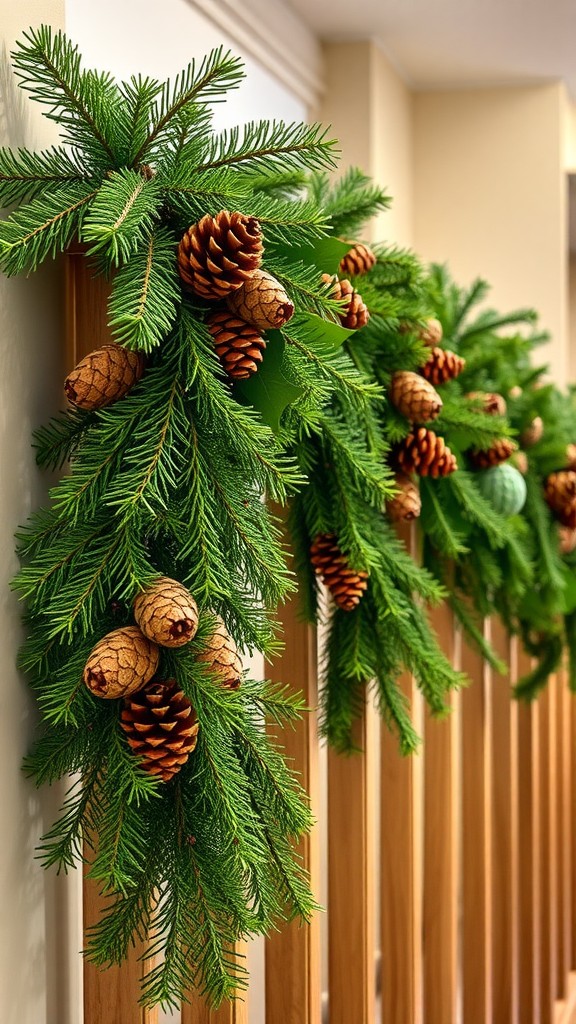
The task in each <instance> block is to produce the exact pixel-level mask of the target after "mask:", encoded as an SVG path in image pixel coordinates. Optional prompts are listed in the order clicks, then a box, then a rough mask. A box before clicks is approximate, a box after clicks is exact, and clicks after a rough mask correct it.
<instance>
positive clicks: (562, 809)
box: [556, 668, 573, 997]
mask: <svg viewBox="0 0 576 1024" xmlns="http://www.w3.org/2000/svg"><path fill="white" fill-rule="evenodd" d="M571 701H572V694H571V693H570V690H569V688H568V676H567V672H566V670H565V669H564V668H563V669H562V670H561V671H560V672H559V674H558V693H557V735H558V742H557V756H558V760H557V779H558V796H557V805H556V806H557V816H558V817H557V827H558V866H557V869H556V880H557V890H556V898H557V906H558V976H557V991H558V993H559V994H560V996H562V997H565V996H566V995H567V991H568V978H569V974H570V969H571V966H572V963H571V960H572V937H571V928H572V905H571V901H572V879H571V868H572V851H571V834H572V808H571V800H572V785H573V781H572V776H571V771H572V766H571V763H570V757H571V752H570V744H571V722H570V704H571Z"/></svg>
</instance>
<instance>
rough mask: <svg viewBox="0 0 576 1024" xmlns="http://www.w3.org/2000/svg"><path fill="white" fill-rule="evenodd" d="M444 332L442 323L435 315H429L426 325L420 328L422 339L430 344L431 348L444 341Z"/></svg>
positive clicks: (419, 332) (419, 334) (426, 343)
mask: <svg viewBox="0 0 576 1024" xmlns="http://www.w3.org/2000/svg"><path fill="white" fill-rule="evenodd" d="M443 334H444V332H443V330H442V324H441V323H440V321H439V320H437V319H436V317H435V316H430V317H428V319H427V321H426V326H425V327H420V328H419V330H418V337H419V338H420V341H423V342H424V344H425V345H430V348H434V347H435V346H436V345H438V344H439V342H441V341H442V336H443Z"/></svg>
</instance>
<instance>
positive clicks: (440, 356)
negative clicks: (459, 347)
mask: <svg viewBox="0 0 576 1024" xmlns="http://www.w3.org/2000/svg"><path fill="white" fill-rule="evenodd" d="M465 365H466V360H465V359H462V357H461V356H458V355H456V353H455V352H451V351H450V349H448V348H439V347H438V346H437V345H435V346H434V348H432V349H430V355H429V356H428V359H427V360H426V362H425V363H424V366H423V367H422V369H421V370H420V373H421V374H422V376H423V377H425V378H426V380H427V381H430V383H431V384H433V385H434V387H438V385H439V384H445V383H446V381H448V380H454V378H455V377H457V376H458V374H459V373H462V370H463V369H464V367H465Z"/></svg>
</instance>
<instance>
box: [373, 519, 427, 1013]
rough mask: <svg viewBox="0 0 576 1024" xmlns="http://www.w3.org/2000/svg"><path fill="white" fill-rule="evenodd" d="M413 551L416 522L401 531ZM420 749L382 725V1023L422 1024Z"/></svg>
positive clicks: (405, 686) (419, 724)
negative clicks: (404, 744)
mask: <svg viewBox="0 0 576 1024" xmlns="http://www.w3.org/2000/svg"><path fill="white" fill-rule="evenodd" d="M399 533H400V536H401V539H402V540H403V541H404V543H405V544H406V546H407V547H408V548H409V550H410V551H411V552H412V554H413V555H415V552H416V547H417V543H416V531H415V527H414V524H412V525H411V528H410V527H402V528H400V529H399ZM399 685H400V687H401V688H402V692H403V693H404V695H405V696H406V700H407V701H408V704H409V705H410V708H411V710H412V721H413V723H414V727H415V729H416V731H417V732H418V733H419V734H420V735H422V730H423V724H424V723H423V709H422V698H421V695H420V692H419V690H418V688H417V687H416V684H415V680H414V677H413V676H411V675H409V674H408V673H405V674H404V675H403V676H402V678H401V679H400V680H399ZM423 766H424V758H423V755H422V752H420V753H419V754H415V755H414V756H412V757H401V756H400V754H399V751H398V741H397V739H396V736H395V735H394V734H393V733H392V732H391V731H390V730H389V729H387V728H386V727H385V726H383V728H382V731H381V740H380V820H381V830H380V831H381V836H380V887H381V889H380V896H381V912H380V920H381V928H380V943H381V963H382V970H381V1001H382V1009H381V1017H382V1020H383V1021H385V1022H386V1024H406V1022H407V1021H409V1022H410V1024H422V1022H423V1009H424V1008H423V1002H422V997H423V991H422V866H423V865H422V849H423V847H422V844H423V825H424V804H423V796H424V794H423V786H424V778H423Z"/></svg>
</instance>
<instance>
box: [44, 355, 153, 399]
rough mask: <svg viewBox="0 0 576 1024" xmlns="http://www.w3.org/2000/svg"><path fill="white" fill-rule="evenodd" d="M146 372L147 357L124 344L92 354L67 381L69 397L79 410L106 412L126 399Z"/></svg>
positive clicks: (65, 384) (66, 388)
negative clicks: (105, 407) (107, 408)
mask: <svg viewBox="0 0 576 1024" xmlns="http://www.w3.org/2000/svg"><path fill="white" fill-rule="evenodd" d="M143 373H144V356H143V355H142V353H141V352H130V350H129V349H127V348H123V347H122V345H103V346H102V348H97V349H95V350H94V352H89V354H88V355H87V356H84V359H81V360H80V362H79V363H78V365H77V366H75V367H74V369H73V370H72V371H71V373H69V374H68V376H67V377H66V380H65V381H64V391H65V392H66V398H67V399H68V401H69V402H71V404H72V405H76V406H78V408H79V409H90V410H93V409H103V408H104V406H105V405H111V404H112V402H117V401H118V399H119V398H123V397H124V395H125V394H127V393H128V391H130V388H132V387H134V385H135V384H136V383H137V381H139V380H140V377H141V376H142V374H143Z"/></svg>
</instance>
